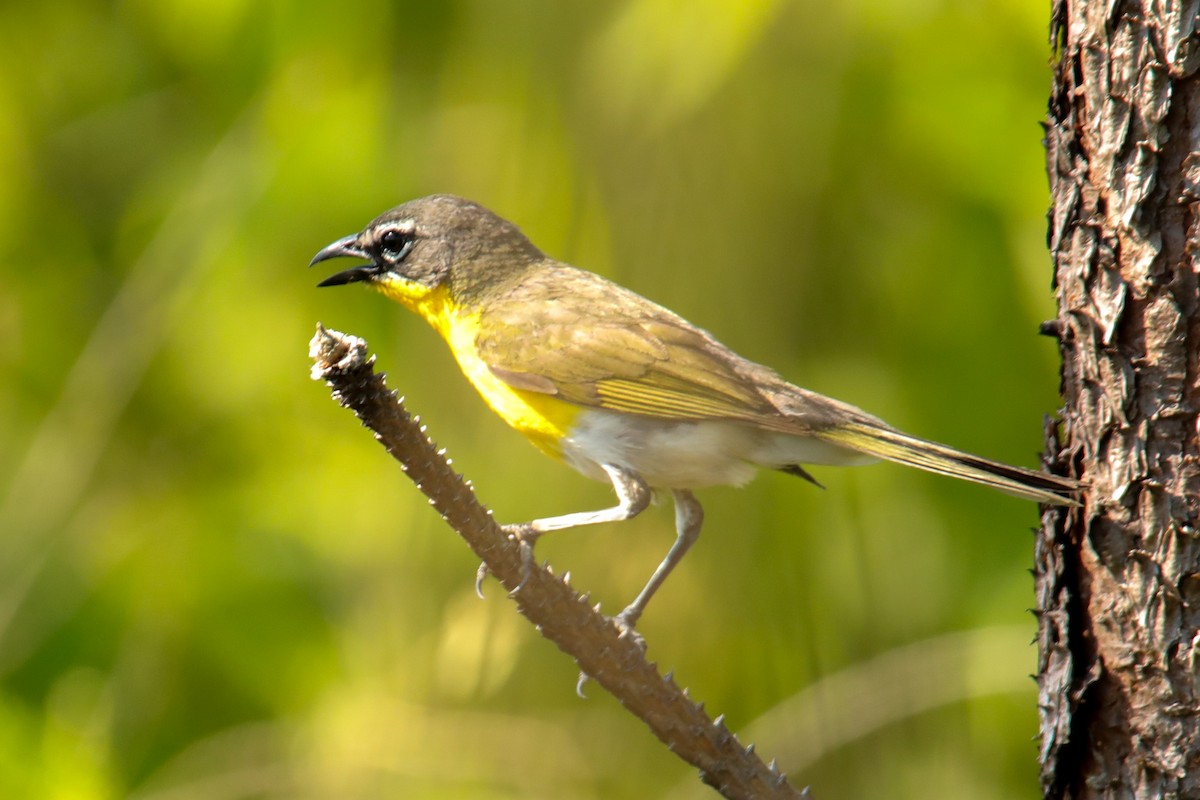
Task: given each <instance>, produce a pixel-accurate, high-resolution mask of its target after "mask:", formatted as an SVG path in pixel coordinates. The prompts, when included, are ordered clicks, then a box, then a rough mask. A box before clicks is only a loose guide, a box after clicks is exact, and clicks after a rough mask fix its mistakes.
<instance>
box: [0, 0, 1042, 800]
mask: <svg viewBox="0 0 1200 800" xmlns="http://www.w3.org/2000/svg"><path fill="white" fill-rule="evenodd" d="M1046 14H1047V11H1046V9H1045V8H1043V7H1042V5H1041V4H1037V3H1034V4H1029V3H1017V2H1011V0H1009V1H1008V2H1005V0H969V2H968V0H908V1H907V2H901V1H900V0H896V1H895V2H893V1H892V0H846V2H838V3H825V2H815V1H813V0H798V1H797V2H783V0H753V1H752V2H735V1H734V0H725V1H723V2H719V1H718V0H692V1H691V2H685V1H684V0H624V2H614V3H597V2H591V3H557V2H545V1H537V0H535V1H534V2H514V1H513V0H460V1H459V2H448V3H429V2H420V3H417V2H406V3H387V2H383V0H343V2H340V3H336V4H323V3H312V2H299V3H280V2H276V3H254V2H250V0H215V1H214V0H206V1H205V2H200V0H166V1H165V2H163V1H161V0H127V2H123V3H116V4H114V3H107V2H99V1H98V0H96V1H93V2H87V1H85V0H62V1H61V2H57V3H8V4H4V5H3V6H0V28H2V29H3V30H5V31H6V32H7V34H8V35H7V36H6V37H5V39H6V44H5V47H4V48H3V49H0V275H2V276H3V285H2V287H0V366H2V367H3V375H4V377H3V379H0V796H2V797H6V798H8V797H12V798H22V797H38V798H41V797H48V798H113V797H129V796H131V797H137V798H141V799H142V800H150V799H151V798H153V799H154V800H166V799H167V798H170V800H180V799H181V798H193V797H195V798H218V800H219V799H220V798H273V797H280V798H282V797H313V798H316V797H321V798H325V797H339V798H359V797H361V798H367V797H371V798H390V797H404V798H426V797H428V798H435V797H436V798H494V797H513V798H516V797H522V798H539V797H544V798H561V797H573V798H601V797H603V798H646V797H672V798H684V797H705V796H711V793H709V792H708V790H706V789H704V788H703V787H700V786H699V784H698V782H697V781H696V780H695V778H694V776H693V774H692V772H691V770H690V769H689V768H687V767H686V766H684V765H682V764H680V763H678V762H677V761H676V760H675V759H673V758H672V756H671V755H670V754H669V753H668V752H666V751H665V749H664V748H662V747H661V746H660V745H659V744H658V743H657V742H656V741H654V740H653V739H652V737H651V736H650V735H649V734H648V733H647V732H646V731H645V730H644V729H643V728H642V727H641V725H640V724H639V723H638V722H636V721H635V720H633V719H631V718H630V717H628V716H627V715H626V714H625V713H623V711H622V710H621V709H620V707H619V706H618V705H617V704H616V703H615V702H614V701H613V700H612V699H611V698H609V697H606V696H604V695H603V693H602V692H601V691H600V690H599V689H596V688H593V689H592V690H591V692H590V695H591V697H590V699H588V700H586V701H583V700H580V699H578V698H576V696H575V693H574V687H575V670H574V668H573V666H572V664H571V663H570V662H569V660H568V659H567V658H566V657H564V656H563V655H562V654H561V653H559V652H558V651H557V650H556V649H555V648H553V647H552V646H551V645H549V644H548V643H547V642H545V641H543V640H541V639H540V638H539V637H538V636H537V634H536V633H535V632H534V631H533V630H531V629H530V628H529V626H528V625H526V624H525V623H524V622H523V621H522V620H521V619H519V618H518V617H517V616H516V615H515V613H514V611H513V607H512V604H511V602H509V601H508V600H506V599H505V597H504V595H503V592H501V591H500V590H499V589H498V588H497V587H496V586H495V585H494V584H491V585H489V587H488V588H489V591H488V597H487V599H486V600H485V601H483V602H480V601H479V600H477V599H476V598H475V597H474V595H473V592H472V579H473V575H474V569H475V563H474V561H473V560H472V558H471V556H470V554H469V553H468V551H467V550H466V548H465V547H464V546H463V544H462V543H461V542H460V541H459V540H458V539H456V537H454V536H453V535H452V534H451V533H450V532H449V531H447V530H446V529H444V527H443V526H442V525H441V524H439V521H438V519H436V517H435V515H434V514H433V513H432V511H431V510H430V509H429V508H428V507H427V505H426V503H425V501H424V499H423V497H422V496H421V495H420V494H419V493H418V492H417V491H416V490H415V489H414V488H413V487H412V486H411V485H409V484H408V483H407V481H406V480H405V479H404V478H403V476H402V475H401V473H400V470H399V469H398V468H397V467H396V465H395V464H393V463H392V462H391V461H390V460H389V458H388V457H387V456H386V455H385V453H384V452H383V451H382V450H381V449H380V448H379V447H378V446H377V445H376V444H375V443H374V442H373V441H372V439H371V437H370V436H369V435H368V434H367V433H366V432H365V431H363V430H362V429H360V428H359V426H358V425H357V423H356V422H355V421H354V420H353V419H352V417H351V416H350V415H349V414H348V413H347V412H345V411H344V410H342V409H340V408H338V407H337V406H336V404H335V403H333V402H332V401H331V400H330V398H329V397H328V393H327V392H326V390H325V389H324V388H323V387H322V386H321V385H319V384H316V383H314V382H312V381H311V380H310V379H309V378H308V368H309V365H308V361H307V357H306V348H307V341H308V338H309V337H310V335H311V333H312V331H313V328H314V325H315V323H316V322H317V321H318V320H320V321H322V322H324V323H326V324H327V325H330V326H331V327H335V328H338V329H341V330H348V331H350V332H354V333H357V334H360V335H363V336H366V337H367V338H368V339H369V341H370V342H371V344H372V346H373V348H374V350H375V352H376V353H377V354H378V357H379V360H380V363H381V366H383V368H384V369H386V370H387V371H388V372H389V373H390V377H391V382H392V384H393V386H394V387H396V388H398V389H399V390H400V391H401V392H402V393H404V394H406V395H407V396H408V402H409V404H410V406H411V408H412V409H414V410H415V411H417V412H418V413H421V414H422V416H423V418H424V419H425V421H426V422H427V423H428V425H429V428H430V431H431V433H432V434H433V435H434V437H435V438H436V439H437V440H438V441H439V442H440V443H441V444H442V445H444V446H446V447H447V448H448V449H449V452H450V454H451V455H452V456H453V457H454V460H455V463H456V465H457V466H458V467H459V468H460V469H461V470H463V471H464V472H466V473H467V475H468V476H469V477H471V478H472V479H473V480H474V481H475V483H476V486H477V488H478V491H479V494H480V496H481V498H482V499H483V500H484V502H486V503H488V504H489V505H491V506H492V507H493V508H494V509H495V511H496V514H497V516H498V517H499V518H501V519H503V520H519V519H527V518H530V517H533V516H538V515H547V514H554V513H562V512H565V511H570V510H579V509H583V508H588V507H597V506H600V505H602V504H605V503H607V502H608V500H609V497H608V492H607V490H606V489H605V488H604V487H603V486H601V485H599V484H592V483H589V482H588V481H586V480H584V479H583V478H580V477H579V476H576V475H574V474H573V473H571V472H570V471H569V470H566V469H563V468H562V467H561V466H559V465H556V464H554V463H553V462H551V461H549V460H547V459H544V458H543V457H542V456H541V455H540V454H538V453H537V452H536V451H535V450H534V449H533V448H531V447H529V446H528V445H527V444H525V443H524V442H523V441H521V440H520V439H519V437H518V436H517V435H516V434H514V433H512V432H511V431H509V430H507V429H506V428H505V427H504V426H503V425H501V424H500V423H499V422H498V421H497V420H495V419H494V418H492V417H491V416H490V415H489V413H488V412H487V411H486V409H485V408H484V407H483V405H482V404H481V403H480V402H479V401H478V399H477V398H476V397H475V396H474V394H473V393H472V392H471V390H470V389H469V388H468V387H467V385H466V383H465V382H464V381H463V379H462V378H461V377H460V376H459V375H458V374H457V372H456V370H455V368H454V366H453V364H452V362H451V360H450V358H449V356H448V354H447V352H446V351H445V348H444V346H443V345H442V343H441V342H440V341H438V340H437V339H436V337H435V336H434V334H433V333H432V332H431V331H429V330H427V329H426V328H425V327H424V325H423V323H421V322H420V320H418V319H415V318H410V317H408V316H405V315H403V314H402V313H401V312H400V311H399V310H398V309H397V308H396V307H394V306H391V305H389V304H387V303H385V302H384V301H383V300H382V298H379V297H377V296H372V295H370V294H368V293H366V292H361V291H351V290H350V289H342V290H332V289H331V290H321V291H317V290H315V289H314V284H315V283H316V282H317V280H319V279H320V278H321V277H323V275H324V274H326V273H327V270H322V271H321V272H320V273H319V274H318V272H317V271H313V272H309V271H307V270H306V269H305V265H306V264H307V262H308V259H309V258H310V257H311V255H312V254H313V253H314V252H315V251H316V250H317V249H318V248H319V247H321V246H323V245H324V244H326V243H327V242H329V241H331V240H332V239H334V238H337V237H339V236H341V235H344V234H346V233H350V232H352V231H354V230H357V229H358V228H360V227H361V226H362V225H363V224H365V223H366V222H367V221H368V220H369V219H370V218H371V217H373V216H374V215H376V214H377V213H379V212H380V211H382V210H384V209H385V208H387V207H389V206H391V205H394V204H396V203H398V202H400V201H402V200H405V199H408V198H411V197H414V196H419V195H423V194H428V193H432V192H442V191H450V192H456V193H459V194H463V195H466V196H469V197H471V198H473V199H477V200H479V201H480V202H482V203H484V204H485V205H488V206H489V207H491V208H493V209H495V210H496V211H498V212H499V213H501V214H502V215H504V216H506V217H508V218H510V219H512V220H514V221H517V222H518V223H519V224H520V225H521V226H522V227H523V228H524V230H525V231H526V232H527V233H528V234H529V235H530V236H531V237H532V238H533V239H534V241H536V242H537V243H538V244H539V245H540V246H541V247H542V248H543V249H544V250H546V251H547V252H549V253H551V254H553V255H555V256H558V257H561V258H564V259H566V260H569V261H572V262H574V263H577V264H579V265H582V266H586V267H588V268H590V269H593V270H595V271H598V272H600V273H603V274H605V275H608V276H610V277H612V278H614V279H616V280H618V281H620V282H622V283H624V284H626V285H628V286H630V287H632V288H634V289H635V290H637V291H640V292H641V293H643V294H645V295H648V296H649V297H651V298H654V299H656V300H658V301H660V302H663V303H665V304H667V305H669V306H671V307H673V308H674V309H676V310H677V311H679V312H680V313H682V314H684V315H685V316H687V317H688V318H690V319H692V320H693V321H695V322H696V323H698V324H700V325H702V326H704V327H706V328H709V329H710V330H712V331H714V332H715V333H716V334H717V335H718V336H720V337H721V338H722V339H723V340H724V341H726V342H727V343H728V344H730V345H731V346H733V347H734V348H735V349H737V350H739V351H740V352H742V353H743V354H745V355H746V356H748V357H751V358H754V359H756V360H759V361H763V362H766V363H769V364H771V365H772V366H774V367H776V368H777V369H779V370H780V371H781V372H783V373H784V374H785V375H787V376H789V377H790V378H792V379H793V380H795V381H796V382H797V383H800V384H802V385H804V386H807V387H809V388H813V389H816V390H818V391H822V392H825V393H828V394H832V395H835V396H837V397H841V398H843V399H846V400H849V401H851V402H854V403H856V404H859V405H862V406H864V407H866V408H867V409H868V410H870V411H873V412H875V413H878V414H880V415H881V416H883V417H885V418H887V419H889V420H890V421H892V422H894V423H895V424H897V425H899V426H900V427H903V428H905V429H907V430H910V431H912V432H914V433H918V434H921V435H924V436H928V437H931V438H935V439H938V440H941V441H946V442H949V443H952V444H955V445H958V446H961V447H964V448H967V449H971V450H974V451H976V452H980V453H983V454H986V455H990V456H993V457H996V458H1000V459H1003V460H1007V461H1010V462H1015V463H1021V464H1025V465H1033V464H1035V463H1036V462H1035V453H1036V451H1037V450H1038V448H1039V443H1040V430H1041V419H1042V414H1043V413H1044V412H1047V411H1051V410H1053V409H1054V407H1055V405H1056V398H1055V394H1054V390H1055V363H1056V361H1055V359H1056V354H1055V351H1054V348H1053V347H1052V345H1051V343H1050V342H1049V340H1045V339H1039V338H1038V337H1037V336H1036V335H1035V331H1036V328H1037V324H1038V323H1039V321H1041V320H1042V319H1044V318H1047V317H1049V316H1051V315H1052V307H1051V301H1050V293H1049V274H1050V269H1049V261H1048V258H1047V257H1046V253H1045V251H1044V230H1045V207H1046V205H1047V200H1046V192H1045V181H1044V173H1043V166H1042V165H1043V155H1042V150H1041V145H1040V138H1041V136H1040V130H1039V128H1038V121H1039V120H1040V119H1041V118H1042V116H1043V109H1044V98H1045V96H1046V92H1047V86H1048V70H1047V68H1046V62H1047V57H1048V47H1047V45H1046V42H1045V38H1046V37H1045V28H1046V24H1047V23H1046V19H1045V17H1046ZM814 472H815V473H816V474H817V476H818V477H819V478H820V479H821V480H822V481H823V482H824V483H826V485H827V486H828V490H827V491H824V492H821V491H816V490H814V489H813V488H812V487H810V486H808V485H806V484H804V483H802V482H800V481H797V480H794V479H791V478H788V477H786V476H782V475H765V476H762V477H761V478H760V479H759V480H758V481H756V482H755V483H754V484H752V485H751V486H749V487H747V488H745V489H741V490H734V489H714V490H709V491H705V492H703V493H702V499H703V500H704V501H705V505H706V510H707V512H708V519H707V527H706V535H705V536H703V537H702V538H701V540H700V544H699V545H698V547H697V548H696V550H695V551H694V552H693V554H692V555H691V556H690V557H689V559H688V560H687V561H686V562H685V563H684V566H683V567H682V568H681V569H680V571H679V572H678V573H677V574H676V575H675V576H674V577H673V579H672V580H671V581H670V582H669V583H668V584H667V587H666V589H665V590H664V591H663V593H662V594H661V596H660V597H659V598H657V599H656V601H655V603H653V604H652V605H651V607H650V611H649V613H648V614H647V616H646V617H645V619H644V622H643V624H642V628H643V631H644V633H645V634H646V637H647V639H648V641H649V643H650V654H651V656H652V657H653V658H654V659H656V660H657V661H658V662H659V663H660V664H661V665H662V666H663V667H664V668H673V669H674V670H675V671H676V675H677V677H678V680H679V681H680V682H681V683H682V684H684V685H687V686H690V687H691V690H692V692H693V694H694V696H695V697H697V698H699V699H703V700H704V701H705V702H706V703H707V705H708V707H709V708H711V709H713V710H715V711H719V712H724V713H725V714H726V715H727V719H728V720H729V722H730V725H731V727H733V728H734V729H735V730H738V731H741V732H743V740H744V741H755V742H756V743H757V744H758V746H759V748H760V750H761V751H762V752H764V753H766V754H768V755H771V756H777V757H778V758H779V761H780V764H781V766H782V767H783V768H785V769H788V770H790V771H792V774H793V778H794V780H795V782H797V783H798V784H800V785H804V784H812V785H813V786H814V790H815V793H816V796H817V797H819V798H822V800H829V799H830V798H848V797H865V796H872V797H889V798H904V797H912V798H918V797H919V798H926V797H961V798H992V797H995V798H1001V797H1004V798H1011V797H1035V796H1036V795H1037V791H1036V766H1035V764H1036V745H1035V741H1034V737H1035V733H1036V712H1035V694H1034V686H1033V683H1032V681H1031V680H1030V679H1029V677H1028V675H1029V674H1030V673H1031V672H1032V671H1033V669H1034V651H1033V648H1032V646H1031V645H1030V644H1029V642H1030V640H1031V639H1032V637H1033V633H1034V628H1035V623H1034V620H1033V618H1032V616H1031V615H1030V614H1029V613H1028V611H1027V609H1028V607H1029V606H1031V605H1032V602H1033V598H1032V591H1031V588H1032V586H1031V581H1030V578H1029V576H1028V574H1027V567H1028V565H1029V563H1030V550H1031V539H1030V536H1029V533H1028V531H1029V528H1030V527H1031V526H1033V525H1034V524H1036V511H1035V509H1034V508H1033V506H1032V505H1030V504H1027V503H1024V502H1021V501H1018V500H1015V499H1012V498H1008V497H1005V496H995V495H993V494H991V493H989V492H987V491H985V490H983V489H980V488H978V487H973V486H960V485H957V484H956V483H954V482H952V481H947V480H943V479H938V478H934V477H930V476H926V475H922V474H916V473H913V472H911V471H906V470H903V469H901V468H899V467H892V466H878V467H871V468H866V469H861V470H855V471H838V470H834V469H820V470H814ZM671 535H672V532H671V516H670V513H669V510H668V509H666V508H663V507H660V508H657V509H655V510H652V511H651V512H650V513H647V514H646V515H644V516H643V517H642V518H640V519H638V520H636V521H634V522H632V523H628V524H626V525H623V526H611V527H610V528H609V529H602V530H593V531H587V532H577V533H572V534H563V535H561V536H555V537H551V538H550V539H549V540H547V541H546V542H544V543H543V545H542V546H541V548H540V549H539V552H540V555H542V556H543V557H545V558H548V559H549V560H550V561H551V562H552V563H553V564H554V565H555V566H556V567H557V568H558V569H560V570H565V569H569V570H571V571H572V573H573V575H574V582H575V584H576V585H577V586H579V587H583V588H586V589H589V590H591V591H592V593H593V596H594V597H595V598H597V599H600V600H602V601H603V603H604V606H605V608H607V609H609V610H616V609H618V608H620V607H621V606H622V604H623V603H624V602H625V601H626V600H628V598H629V597H630V596H631V595H632V594H633V593H634V592H635V591H636V589H637V588H638V587H639V586H640V585H641V583H642V581H643V580H644V579H645V577H646V576H647V574H648V573H649V571H650V569H651V568H652V566H653V565H654V564H655V563H657V560H658V559H659V558H660V557H661V555H662V553H663V552H664V551H665V548H666V547H667V545H668V543H669V541H670V538H671Z"/></svg>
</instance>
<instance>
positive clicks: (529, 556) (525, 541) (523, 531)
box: [502, 464, 695, 595]
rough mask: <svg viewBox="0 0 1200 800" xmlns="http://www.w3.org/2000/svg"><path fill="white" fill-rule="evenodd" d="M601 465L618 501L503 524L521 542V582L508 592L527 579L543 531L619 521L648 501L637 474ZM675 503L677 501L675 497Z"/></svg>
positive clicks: (649, 493) (511, 535) (630, 516)
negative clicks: (534, 546)
mask: <svg viewBox="0 0 1200 800" xmlns="http://www.w3.org/2000/svg"><path fill="white" fill-rule="evenodd" d="M601 468H602V469H603V470H604V472H605V473H607V475H608V479H609V480H610V481H612V486H613V491H614V492H616V493H617V504H616V505H615V506H613V507H612V508H605V509H601V510H600V511H579V512H576V513H574V514H563V515H562V516H558V517H546V518H545V519H535V520H533V521H532V522H521V523H518V524H516V525H504V526H502V528H503V530H504V532H505V533H507V534H508V535H509V536H510V537H512V538H513V539H515V540H517V541H518V542H519V543H520V544H521V555H522V557H523V559H524V564H523V566H522V571H521V582H520V583H519V584H517V586H516V588H514V589H513V590H512V591H511V592H509V594H510V595H512V594H516V593H517V592H519V591H520V590H521V587H523V586H524V585H525V582H526V581H528V580H529V575H530V573H531V571H532V569H533V563H534V562H533V545H534V543H535V542H536V541H537V540H538V539H539V538H540V537H541V536H542V534H544V533H549V532H550V531H561V530H563V529H565V528H575V527H578V526H580V525H596V524H599V523H601V522H620V521H621V520H626V519H632V518H634V517H636V516H637V515H638V514H640V513H642V512H643V511H645V510H646V507H647V506H649V505H650V497H651V492H650V487H649V486H647V485H646V482H645V481H643V480H642V479H641V478H640V477H638V475H637V474H635V473H634V472H631V471H630V470H627V469H623V468H621V467H617V466H614V465H612V464H601ZM693 502H695V501H693ZM676 503H677V504H678V501H676ZM685 549H686V548H685ZM681 555H682V554H681ZM660 569H661V567H660ZM664 577H665V576H664Z"/></svg>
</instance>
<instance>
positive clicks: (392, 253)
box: [379, 228, 413, 261]
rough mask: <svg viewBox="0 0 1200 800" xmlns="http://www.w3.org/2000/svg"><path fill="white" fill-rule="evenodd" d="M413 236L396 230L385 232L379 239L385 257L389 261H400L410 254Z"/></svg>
mask: <svg viewBox="0 0 1200 800" xmlns="http://www.w3.org/2000/svg"><path fill="white" fill-rule="evenodd" d="M412 243H413V236H412V234H411V233H405V232H404V231H398V230H396V229H395V228H392V229H391V230H387V231H384V232H383V235H382V236H380V237H379V246H380V248H381V249H382V251H383V255H384V256H385V257H387V259H388V260H389V261H399V260H400V259H402V258H403V257H404V255H405V254H406V253H407V252H408V248H410V247H412Z"/></svg>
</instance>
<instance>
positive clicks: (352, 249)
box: [308, 233, 381, 286]
mask: <svg viewBox="0 0 1200 800" xmlns="http://www.w3.org/2000/svg"><path fill="white" fill-rule="evenodd" d="M344 257H350V258H365V259H367V260H368V261H371V255H370V254H369V253H367V252H366V251H365V250H363V249H362V248H361V247H359V245H358V234H357V233H354V234H351V235H349V236H343V237H342V238H341V239H338V240H337V241H336V242H333V243H332V244H329V245H326V246H325V247H323V248H321V251H320V252H319V253H317V254H316V255H315V256H313V258H312V261H310V262H308V265H309V266H310V267H311V266H313V265H315V264H319V263H321V262H322V261H328V260H329V259H331V258H344ZM380 272H381V270H380V269H379V266H378V265H376V264H375V263H370V264H360V265H359V266H357V267H351V268H350V269H347V270H342V271H341V272H338V273H336V274H333V275H330V276H329V277H328V278H326V279H325V280H323V281H321V282H320V283H318V284H317V286H341V285H342V284H344V283H357V282H359V281H369V280H371V279H372V278H374V277H375V276H377V275H378V274H379V273H380Z"/></svg>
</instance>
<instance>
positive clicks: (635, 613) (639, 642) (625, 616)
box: [612, 606, 646, 653]
mask: <svg viewBox="0 0 1200 800" xmlns="http://www.w3.org/2000/svg"><path fill="white" fill-rule="evenodd" d="M641 616H642V610H641V609H640V608H634V607H633V606H629V607H628V608H626V609H625V610H624V611H622V612H621V613H620V614H617V615H616V616H615V617H613V618H612V621H613V624H614V625H616V626H617V630H618V631H620V636H619V637H618V638H621V639H627V640H629V641H631V642H633V644H634V645H636V646H637V648H638V649H639V650H641V651H642V652H643V653H645V652H646V639H645V637H643V636H642V635H641V634H640V633H638V632H637V628H636V627H634V626H635V625H636V624H637V621H638V618H639V617H641Z"/></svg>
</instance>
